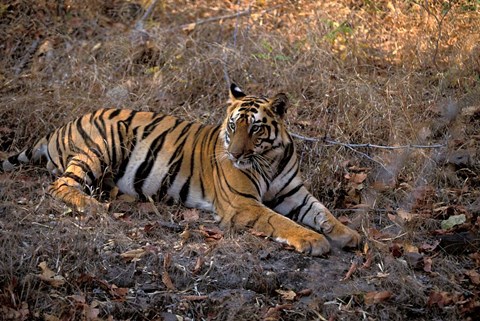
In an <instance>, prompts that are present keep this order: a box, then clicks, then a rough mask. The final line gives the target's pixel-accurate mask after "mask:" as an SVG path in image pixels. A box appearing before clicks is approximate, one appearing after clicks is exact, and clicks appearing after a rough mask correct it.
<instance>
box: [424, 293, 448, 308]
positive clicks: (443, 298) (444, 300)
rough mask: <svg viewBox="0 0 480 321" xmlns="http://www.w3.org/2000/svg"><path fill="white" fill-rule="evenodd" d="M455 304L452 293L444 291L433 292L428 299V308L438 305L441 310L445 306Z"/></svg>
mask: <svg viewBox="0 0 480 321" xmlns="http://www.w3.org/2000/svg"><path fill="white" fill-rule="evenodd" d="M452 303H453V299H452V296H451V295H450V293H448V292H445V291H442V292H437V291H432V292H431V293H430V296H429V297H428V301H427V306H429V307H430V306H432V305H436V306H438V307H439V308H443V307H444V306H447V305H451V304H452Z"/></svg>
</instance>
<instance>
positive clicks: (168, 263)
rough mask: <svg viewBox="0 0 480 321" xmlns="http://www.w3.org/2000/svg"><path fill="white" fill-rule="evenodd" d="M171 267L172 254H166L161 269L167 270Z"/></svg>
mask: <svg viewBox="0 0 480 321" xmlns="http://www.w3.org/2000/svg"><path fill="white" fill-rule="evenodd" d="M171 265H172V254H171V253H170V252H166V253H165V254H164V255H163V268H164V269H165V270H168V268H169V267H170V266H171Z"/></svg>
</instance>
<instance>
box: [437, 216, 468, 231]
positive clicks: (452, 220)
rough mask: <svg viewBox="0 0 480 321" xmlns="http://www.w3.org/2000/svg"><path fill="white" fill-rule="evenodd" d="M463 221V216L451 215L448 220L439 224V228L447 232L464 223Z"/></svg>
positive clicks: (464, 219) (464, 218)
mask: <svg viewBox="0 0 480 321" xmlns="http://www.w3.org/2000/svg"><path fill="white" fill-rule="evenodd" d="M465 221H466V217H465V214H460V215H452V216H450V217H449V218H448V219H446V220H443V221H442V223H441V226H442V229H444V230H449V229H451V228H453V227H454V226H456V225H460V224H463V223H465Z"/></svg>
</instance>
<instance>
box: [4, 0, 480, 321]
mask: <svg viewBox="0 0 480 321" xmlns="http://www.w3.org/2000/svg"><path fill="white" fill-rule="evenodd" d="M79 3H81V4H79ZM151 3H155V5H154V6H151ZM148 8H151V9H152V10H151V11H150V12H147V9H148ZM479 11H480V3H479V2H478V1H473V0H472V1H428V2H427V1H395V0H392V1H360V0H350V1H348V0H339V1H323V2H321V1H301V0H299V1H276V0H275V1H227V0H212V1H205V0H198V1H173V0H163V1H152V2H148V1H143V2H142V1H140V0H139V1H123V0H116V1H113V0H111V1H97V0H86V1H81V2H74V1H41V0H38V1H26V0H16V1H10V3H8V4H5V3H2V4H0V158H1V159H3V158H4V157H7V155H9V154H12V153H15V152H18V151H20V150H21V149H22V148H23V147H24V146H26V145H28V144H31V143H32V142H34V141H35V139H37V138H38V137H40V136H41V135H44V134H46V133H47V132H48V131H50V130H52V129H53V128H55V126H59V125H61V124H63V123H65V122H66V121H68V120H71V119H73V118H75V117H76V116H78V115H81V114H83V113H86V112H88V111H92V110H95V109H97V108H99V107H104V106H118V107H125V108H131V109H137V110H150V111H157V112H164V113H170V114H174V115H176V116H180V117H183V118H185V119H189V120H198V121H202V122H205V123H218V122H220V121H221V119H222V117H223V115H224V108H225V101H226V99H227V88H228V83H229V82H230V81H235V82H236V83H237V84H238V85H240V86H241V87H242V88H243V89H244V91H246V92H247V93H253V94H269V95H270V94H274V93H276V92H279V91H283V92H286V93H287V94H288V95H289V98H290V101H291V106H290V108H289V110H288V113H287V119H288V120H287V121H288V125H289V128H290V130H291V131H292V132H293V133H295V134H298V135H301V136H303V138H299V139H298V140H297V141H296V142H297V145H298V152H299V154H300V159H301V161H302V165H301V166H302V170H303V173H304V176H305V179H306V184H307V185H308V186H309V189H310V190H311V191H312V192H313V194H314V195H315V196H317V197H318V198H319V199H320V200H321V201H322V202H324V203H325V205H326V206H327V207H328V208H330V209H331V210H332V212H333V213H334V214H335V215H336V216H338V217H339V218H340V220H342V221H343V222H345V223H346V224H349V226H351V227H353V228H355V229H357V230H358V231H359V232H360V233H361V234H362V236H363V238H364V244H363V245H362V246H361V248H359V249H358V250H356V251H350V252H347V251H342V250H339V249H333V251H332V253H331V254H330V255H329V256H328V257H324V258H314V257H308V256H304V255H301V254H299V253H296V252H294V251H292V249H289V248H287V247H285V246H282V245H280V244H277V243H275V242H272V241H270V240H266V239H263V238H262V237H259V236H257V235H254V234H252V233H250V232H249V231H244V232H229V231H222V230H220V229H219V227H218V226H217V225H216V224H215V222H214V221H213V218H212V216H211V215H210V214H209V213H202V212H199V211H196V210H189V209H185V208H183V207H182V206H181V205H165V204H155V205H152V204H151V203H141V202H138V201H132V200H130V199H126V198H123V199H118V200H115V201H114V202H113V206H112V208H113V209H112V213H111V214H110V215H105V216H95V217H82V216H80V215H79V214H78V213H75V212H72V211H70V210H69V209H68V208H66V207H65V206H64V205H62V204H60V203H58V202H57V201H55V200H53V199H51V198H50V197H48V196H46V194H45V188H46V186H48V184H49V182H51V180H52V177H51V176H50V174H48V172H47V171H46V169H42V168H33V167H28V166H24V167H23V168H22V169H21V170H19V171H14V172H10V173H0V319H2V318H3V320H48V321H53V320H269V321H274V320H405V319H408V320H474V319H475V318H476V317H475V316H476V315H477V317H478V314H479V313H480V274H479V272H480V250H479V249H480V240H479V228H480V218H479V214H480V176H479V175H480V160H479V150H480V148H479V147H480V45H479V44H480V34H479V33H478V30H480V13H479ZM305 138H314V139H315V140H307V139H305Z"/></svg>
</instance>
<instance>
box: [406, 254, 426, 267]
mask: <svg viewBox="0 0 480 321" xmlns="http://www.w3.org/2000/svg"><path fill="white" fill-rule="evenodd" d="M403 257H404V258H405V261H407V263H408V265H410V266H411V267H412V268H414V269H416V270H422V269H423V268H424V260H423V255H422V254H420V253H416V252H406V253H405V254H404V255H403Z"/></svg>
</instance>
